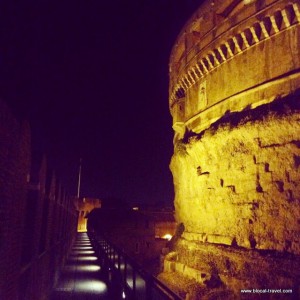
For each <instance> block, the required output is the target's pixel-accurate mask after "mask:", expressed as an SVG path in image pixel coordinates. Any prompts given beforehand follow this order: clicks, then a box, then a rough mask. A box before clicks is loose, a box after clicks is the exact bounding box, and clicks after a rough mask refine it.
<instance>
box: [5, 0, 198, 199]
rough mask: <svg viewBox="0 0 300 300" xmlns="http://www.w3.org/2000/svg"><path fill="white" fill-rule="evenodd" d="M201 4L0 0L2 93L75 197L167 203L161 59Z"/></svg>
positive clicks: (168, 125) (192, 0)
mask: <svg viewBox="0 0 300 300" xmlns="http://www.w3.org/2000/svg"><path fill="white" fill-rule="evenodd" d="M200 2H201V1H200V0H178V1H176V0H134V1H133V0H123V1H121V0H114V1H113V0H82V1H79V0H73V1H71V0H70V1H53V0H52V1H43V0H39V1H34V2H33V1H29V0H23V1H11V0H10V1H1V4H0V10H1V18H0V19H1V20H0V23H1V34H0V39H1V45H0V48H1V53H0V74H1V86H0V97H1V98H2V99H3V100H4V101H5V102H7V104H8V105H9V106H10V107H11V108H12V110H13V112H14V113H15V115H17V116H18V117H19V118H25V119H28V120H29V121H30V123H31V127H32V132H33V148H34V149H37V150H39V151H40V150H43V151H45V152H47V154H48V156H49V157H50V158H51V161H52V163H53V164H54V165H55V167H56V169H57V171H58V175H59V177H60V178H61V179H62V181H63V182H64V183H65V186H66V187H67V188H68V189H69V190H70V192H71V193H73V194H75V193H76V184H77V182H76V181H77V172H78V163H79V159H80V157H82V159H83V165H82V195H83V196H95V197H100V198H103V197H108V196H113V197H118V198H122V199H125V200H127V201H130V202H139V201H141V202H144V203H155V202H157V201H163V202H165V203H172V201H173V183H172V176H171V173H170V171H169V162H170V159H171V155H172V151H173V144H172V138H173V132H172V120H171V116H170V113H169V108H168V59H169V54H170V51H171V47H172V44H173V43H174V40H175V38H176V36H177V34H178V33H179V31H180V29H181V27H182V26H183V25H184V23H185V22H186V21H187V19H188V18H189V16H190V15H191V14H192V12H193V11H194V10H195V8H197V7H198V6H199V4H200Z"/></svg>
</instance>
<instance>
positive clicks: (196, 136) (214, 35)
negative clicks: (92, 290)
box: [161, 0, 300, 299]
mask: <svg viewBox="0 0 300 300" xmlns="http://www.w3.org/2000/svg"><path fill="white" fill-rule="evenodd" d="M299 10H300V4H299V2H298V1H280V0H279V1H276V0H273V1H272V0H268V1H221V0H219V1H205V3H204V4H203V5H201V6H200V7H199V9H198V11H196V12H195V14H194V15H193V16H192V17H191V19H190V20H189V21H188V23H187V24H186V25H185V27H184V28H183V29H182V31H181V33H180V34H179V36H178V38H177V41H176V43H175V45H174V47H173V50H172V53H171V58H170V98H169V105H170V110H171V114H172V117H173V129H174V131H175V135H174V155H173V157H172V160H171V164H170V168H171V171H172V174H173V178H174V188H175V209H176V220H177V222H178V223H179V224H182V225H181V228H182V231H183V232H182V233H180V235H178V236H177V238H176V241H175V243H174V249H173V250H174V252H172V253H170V255H169V256H168V257H167V259H166V260H165V271H164V273H163V274H161V279H162V280H165V281H167V282H168V283H169V284H170V285H171V286H172V280H168V278H169V277H168V273H172V276H173V278H176V276H183V277H184V278H188V279H190V280H193V281H194V282H196V283H197V284H196V287H195V289H196V290H197V289H198V288H199V287H201V288H200V289H199V290H198V291H197V292H195V289H194V292H192V291H191V288H187V287H188V286H189V287H191V285H190V283H187V284H186V285H185V287H183V288H182V290H185V292H186V293H189V297H191V299H194V298H195V297H196V298H195V299H198V298H197V297H199V295H201V293H205V292H203V291H204V290H205V289H206V288H211V289H213V290H214V289H217V288H219V289H220V287H221V286H222V289H221V290H222V291H220V290H219V292H220V294H219V296H220V297H225V296H224V295H225V294H226V291H227V292H228V293H229V294H233V295H234V297H240V296H241V295H240V289H242V288H263V287H268V286H273V287H278V288H284V287H285V288H287V287H290V288H293V290H294V294H293V296H295V295H296V294H297V293H298V292H299V286H298V285H297V282H299V276H300V274H299V271H298V270H299V269H300V260H299V255H300V212H299V205H300V182H299V166H300V125H299V124H300V123H299V119H300V118H299V117H300V105H299V103H300V101H299V100H300V93H299V91H300V72H299V69H300V29H299V28H300V12H299ZM266 251H273V252H272V253H273V254H270V255H269V256H268V257H266ZM268 253H271V252H268ZM279 257H280V258H279ZM245 269H247V270H248V271H245ZM262 269H263V271H262ZM183 282H184V280H183ZM173 287H174V288H175V289H176V285H174V284H173ZM177 288H178V286H177ZM206 292H207V293H209V292H208V291H207V290H206ZM197 293H198V294H197ZM212 293H213V291H212ZM215 293H216V294H215V296H217V295H218V292H217V291H216V290H215ZM222 293H223V294H222ZM224 293H225V294H224ZM196 294H197V295H198V296H195V295H196ZM192 295H194V296H192ZM222 295H223V296H222ZM193 297H194V298H193ZM209 299H210V298H209Z"/></svg>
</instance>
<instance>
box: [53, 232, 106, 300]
mask: <svg viewBox="0 0 300 300" xmlns="http://www.w3.org/2000/svg"><path fill="white" fill-rule="evenodd" d="M50 299H51V300H94V299H98V300H100V299H107V300H109V299H110V297H109V293H108V285H107V282H105V281H104V276H103V273H102V272H101V267H100V265H99V263H98V259H97V257H96V256H95V252H94V250H93V248H92V245H91V242H90V240H89V237H88V235H87V234H86V233H78V234H77V239H76V242H75V243H74V245H73V248H72V251H71V253H70V255H69V257H68V259H67V261H66V264H65V266H64V268H63V270H62V273H61V278H60V279H59V282H58V284H57V286H56V288H55V289H54V292H53V294H52V296H51V298H50Z"/></svg>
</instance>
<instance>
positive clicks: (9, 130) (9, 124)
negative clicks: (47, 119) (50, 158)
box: [0, 101, 77, 300]
mask: <svg viewBox="0 0 300 300" xmlns="http://www.w3.org/2000/svg"><path fill="white" fill-rule="evenodd" d="M30 145H31V137H30V128H29V126H28V124H27V123H26V122H24V123H23V124H20V123H19V122H18V121H17V120H16V119H15V118H14V116H13V115H12V114H11V112H10V110H9V109H8V107H7V106H6V105H5V104H4V103H3V102H2V101H0V299H12V300H21V299H24V300H28V299H30V300H42V299H47V298H48V296H49V293H50V291H51V289H52V287H53V284H54V283H55V280H56V279H57V276H58V273H59V271H60V268H61V266H62V264H63V261H64V258H65V256H66V254H67V252H68V250H69V247H70V245H71V243H72V241H73V239H74V236H75V233H76V221H77V218H76V217H77V215H76V214H75V208H74V206H73V203H72V202H71V199H70V197H69V196H68V195H67V194H66V193H65V192H59V191H60V188H59V187H60V184H59V183H58V182H57V181H55V177H53V175H52V173H51V172H47V166H46V162H45V160H44V161H43V163H41V164H40V163H39V162H37V161H35V159H34V158H32V155H31V147H30ZM33 162H34V163H33ZM34 164H37V165H38V168H37V169H35V168H34V167H33V166H34ZM47 182H52V184H51V188H50V186H47Z"/></svg>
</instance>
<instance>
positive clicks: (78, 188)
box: [77, 158, 82, 198]
mask: <svg viewBox="0 0 300 300" xmlns="http://www.w3.org/2000/svg"><path fill="white" fill-rule="evenodd" d="M81 163H82V158H80V161H79V174H78V187H77V198H79V196H80V184H81Z"/></svg>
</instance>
